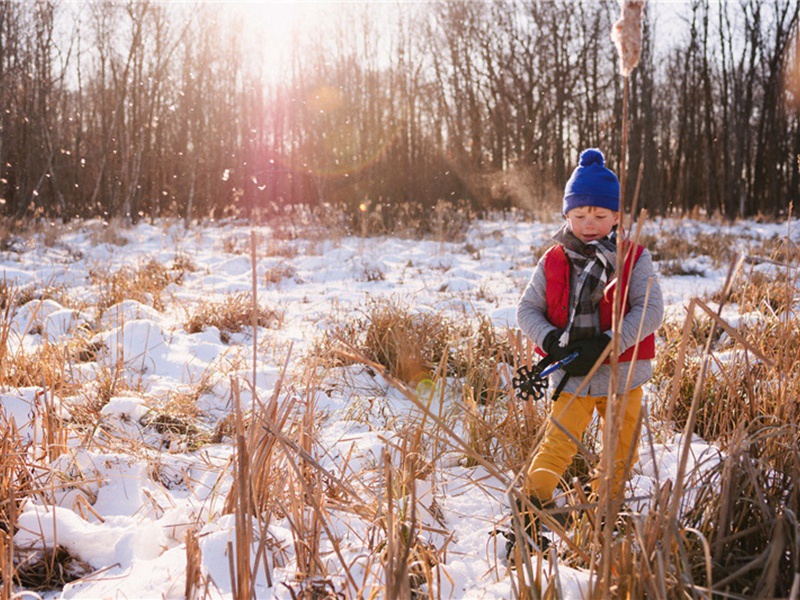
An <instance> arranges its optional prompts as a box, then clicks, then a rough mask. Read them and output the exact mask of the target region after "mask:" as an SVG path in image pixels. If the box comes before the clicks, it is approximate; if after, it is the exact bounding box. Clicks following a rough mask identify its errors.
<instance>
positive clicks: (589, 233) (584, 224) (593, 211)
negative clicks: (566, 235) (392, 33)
mask: <svg viewBox="0 0 800 600" xmlns="http://www.w3.org/2000/svg"><path fill="white" fill-rule="evenodd" d="M566 218H567V223H568V224H569V228H570V229H572V233H574V234H575V237H577V238H578V239H579V240H580V241H582V242H583V243H584V244H586V243H588V242H591V241H592V240H599V239H601V238H604V237H606V236H607V235H608V234H609V233H611V230H612V229H613V227H614V225H616V224H617V223H619V213H618V212H615V211H613V210H609V209H607V208H601V207H599V206H579V207H578V208H573V209H572V210H571V211H569V212H568V213H567V215H566Z"/></svg>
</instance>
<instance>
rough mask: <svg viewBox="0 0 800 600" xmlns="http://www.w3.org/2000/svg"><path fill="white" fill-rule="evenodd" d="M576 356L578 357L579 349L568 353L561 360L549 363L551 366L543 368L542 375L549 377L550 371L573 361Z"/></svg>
mask: <svg viewBox="0 0 800 600" xmlns="http://www.w3.org/2000/svg"><path fill="white" fill-rule="evenodd" d="M576 358H578V351H577V350H576V351H575V352H573V353H571V354H567V355H566V356H565V357H564V358H562V359H561V360H559V361H556V362H554V363H553V364H552V365H549V366H547V367H545V368H544V369H542V374H541V377H547V376H548V375H550V373H552V372H553V371H555V370H556V369H560V368H561V367H563V366H564V365H568V364H569V363H571V362H572V361H573V360H575V359H576Z"/></svg>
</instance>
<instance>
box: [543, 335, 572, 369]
mask: <svg viewBox="0 0 800 600" xmlns="http://www.w3.org/2000/svg"><path fill="white" fill-rule="evenodd" d="M562 333H564V330H563V329H554V330H553V331H551V332H550V333H548V334H547V335H546V336H545V338H544V342H543V343H542V350H544V351H545V352H547V355H548V356H551V357H552V358H553V362H556V361H558V360H561V359H562V358H564V357H565V356H566V355H567V354H569V352H568V351H567V349H566V348H562V347H561V346H559V344H558V340H559V338H560V337H561V334H562Z"/></svg>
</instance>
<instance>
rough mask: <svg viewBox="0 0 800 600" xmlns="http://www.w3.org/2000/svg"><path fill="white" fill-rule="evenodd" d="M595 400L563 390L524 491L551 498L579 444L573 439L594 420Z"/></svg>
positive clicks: (539, 497) (546, 498)
mask: <svg viewBox="0 0 800 600" xmlns="http://www.w3.org/2000/svg"><path fill="white" fill-rule="evenodd" d="M596 401H597V399H596V398H592V397H588V396H579V397H576V396H573V395H572V394H567V393H563V394H561V396H560V397H559V398H558V400H556V402H555V403H554V404H553V409H552V411H551V414H550V419H548V423H547V427H546V429H545V434H544V440H543V441H542V444H541V446H539V450H538V451H537V452H536V455H535V456H534V457H533V462H532V463H531V466H530V467H529V468H528V473H527V478H526V481H525V491H526V492H527V493H528V495H529V496H533V497H534V498H538V499H539V500H541V501H542V502H548V501H549V500H550V499H551V497H552V495H553V490H555V488H556V486H557V485H558V482H559V481H560V480H561V477H562V475H563V474H564V471H566V470H567V467H569V465H570V463H571V462H572V457H573V456H575V453H576V452H577V449H578V447H577V445H576V444H575V442H573V441H572V438H574V439H576V440H580V439H581V436H582V435H583V432H584V430H585V429H586V427H587V426H588V425H589V421H591V418H592V412H593V411H594V407H595V403H596ZM553 421H558V422H559V423H560V424H561V427H563V428H564V429H566V430H567V431H568V432H569V434H570V435H571V436H572V437H570V435H567V434H566V433H564V431H562V430H561V428H560V427H557V426H556V425H555V424H554V423H553Z"/></svg>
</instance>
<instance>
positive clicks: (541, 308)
mask: <svg viewBox="0 0 800 600" xmlns="http://www.w3.org/2000/svg"><path fill="white" fill-rule="evenodd" d="M546 286H547V281H546V280H545V274H544V265H543V261H541V260H540V261H539V263H538V264H537V265H536V268H535V269H534V271H533V275H532V276H531V279H530V281H529V282H528V285H527V286H525V290H524V291H523V292H522V296H521V297H520V299H519V302H518V303H517V325H518V326H519V328H520V329H521V330H522V332H523V333H524V334H525V335H526V336H528V338H529V339H531V340H532V341H533V343H534V344H536V345H537V346H539V347H540V348H541V347H542V344H543V343H544V338H545V336H547V334H548V333H550V332H551V331H553V330H554V329H556V327H554V326H553V325H552V324H551V323H550V321H548V320H547V299H546V296H545V289H546Z"/></svg>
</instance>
